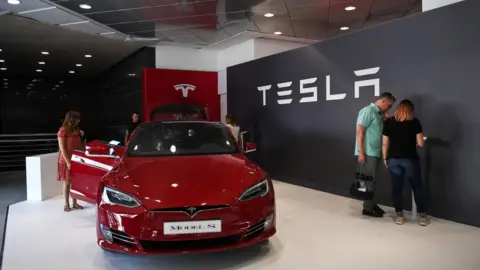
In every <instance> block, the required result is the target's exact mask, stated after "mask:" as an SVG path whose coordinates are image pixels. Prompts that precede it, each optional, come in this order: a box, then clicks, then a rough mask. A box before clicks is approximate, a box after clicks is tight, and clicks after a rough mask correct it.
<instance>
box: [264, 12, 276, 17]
mask: <svg viewBox="0 0 480 270" xmlns="http://www.w3.org/2000/svg"><path fill="white" fill-rule="evenodd" d="M273 16H275V14H273V13H265V17H267V18H271V17H273Z"/></svg>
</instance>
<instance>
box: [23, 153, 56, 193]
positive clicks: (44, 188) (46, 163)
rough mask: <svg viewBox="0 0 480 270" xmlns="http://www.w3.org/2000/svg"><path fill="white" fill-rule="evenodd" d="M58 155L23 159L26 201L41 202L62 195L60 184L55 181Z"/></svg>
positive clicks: (52, 154)
mask: <svg viewBox="0 0 480 270" xmlns="http://www.w3.org/2000/svg"><path fill="white" fill-rule="evenodd" d="M57 161H58V153H50V154H43V155H38V156H30V157H26V158H25V166H26V172H27V200H29V201H43V200H46V199H50V198H53V197H55V196H58V195H61V194H62V183H61V182H59V181H57Z"/></svg>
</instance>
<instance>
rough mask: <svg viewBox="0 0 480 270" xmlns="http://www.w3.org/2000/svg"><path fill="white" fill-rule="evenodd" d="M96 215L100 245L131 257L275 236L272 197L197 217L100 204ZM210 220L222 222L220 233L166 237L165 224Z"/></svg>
mask: <svg viewBox="0 0 480 270" xmlns="http://www.w3.org/2000/svg"><path fill="white" fill-rule="evenodd" d="M125 211H129V213H125ZM97 214H98V215H97V223H98V224H97V238H98V245H99V246H100V247H102V248H103V249H106V250H110V251H114V252H125V253H130V254H176V253H193V252H210V251H221V250H228V249H234V248H241V247H247V246H251V245H254V244H256V243H259V242H261V241H263V240H265V239H267V238H270V237H271V236H273V235H274V234H275V233H276V221H275V220H276V218H275V202H274V199H273V197H270V198H269V197H266V198H261V199H258V200H252V201H251V202H242V203H239V204H237V205H235V206H232V207H228V208H223V209H218V210H212V211H204V212H199V213H198V214H196V215H195V216H194V218H191V217H190V216H188V215H187V214H186V213H182V212H161V211H148V210H146V209H144V208H141V207H140V209H125V208H123V207H119V206H112V205H106V204H99V206H98V212H97ZM269 218H270V219H269ZM210 219H220V220H222V231H221V232H219V233H203V234H183V235H164V234H163V223H164V222H168V221H195V220H210ZM265 220H269V222H265ZM265 226H267V227H265ZM102 228H103V229H102ZM106 231H108V232H107V233H106ZM105 234H107V235H105ZM106 236H107V237H106ZM107 240H108V241H107Z"/></svg>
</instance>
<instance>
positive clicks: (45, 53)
mask: <svg viewBox="0 0 480 270" xmlns="http://www.w3.org/2000/svg"><path fill="white" fill-rule="evenodd" d="M42 54H43V55H49V54H50V53H49V52H42Z"/></svg>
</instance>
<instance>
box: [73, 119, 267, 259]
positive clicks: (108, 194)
mask: <svg viewBox="0 0 480 270" xmlns="http://www.w3.org/2000/svg"><path fill="white" fill-rule="evenodd" d="M254 148H255V145H254V144H248V143H247V146H246V151H244V150H243V149H242V147H241V146H239V145H238V144H237V142H236V140H235V139H234V138H233V136H232V135H231V133H230V132H229V130H228V128H226V127H225V126H224V125H222V124H220V123H213V122H208V121H167V122H148V123H144V124H141V125H140V126H139V127H138V128H137V129H136V130H135V131H134V132H133V134H132V137H131V138H130V140H129V142H128V144H127V146H126V147H121V146H118V145H117V142H102V141H93V142H89V143H88V144H87V147H86V149H85V151H80V150H78V151H75V153H74V155H73V157H72V161H73V162H72V169H71V170H72V187H71V194H72V196H73V197H75V198H77V199H80V200H83V201H87V202H91V203H96V205H97V237H98V244H99V245H100V247H102V248H103V249H106V250H110V251H117V252H127V253H133V254H153V253H188V252H200V251H217V250H224V249H232V248H239V247H245V246H250V245H253V244H256V243H258V242H260V241H262V240H265V239H267V238H269V237H271V236H273V235H274V234H275V232H276V228H275V192H274V189H273V185H272V181H271V180H270V179H269V178H268V176H267V174H266V173H265V172H264V171H263V170H262V169H261V168H260V167H259V166H257V165H256V164H254V163H253V162H251V161H250V160H249V159H248V158H247V157H246V156H245V152H248V151H251V150H254Z"/></svg>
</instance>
